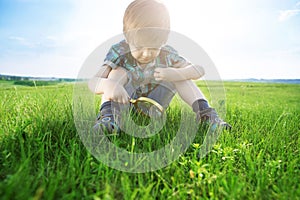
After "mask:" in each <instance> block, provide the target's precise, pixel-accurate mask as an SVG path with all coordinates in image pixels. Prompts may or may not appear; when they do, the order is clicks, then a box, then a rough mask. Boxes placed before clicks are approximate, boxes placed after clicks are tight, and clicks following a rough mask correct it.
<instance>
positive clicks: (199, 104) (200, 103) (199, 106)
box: [192, 99, 209, 112]
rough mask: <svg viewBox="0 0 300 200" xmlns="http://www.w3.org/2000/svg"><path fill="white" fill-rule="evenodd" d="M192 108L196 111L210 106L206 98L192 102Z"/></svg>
mask: <svg viewBox="0 0 300 200" xmlns="http://www.w3.org/2000/svg"><path fill="white" fill-rule="evenodd" d="M192 108H193V111H194V112H198V111H201V110H204V109H206V108H209V105H208V102H207V101H206V100H205V99H198V100H196V101H195V102H194V103H193V104H192Z"/></svg>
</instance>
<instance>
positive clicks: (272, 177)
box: [0, 81, 300, 200]
mask: <svg viewBox="0 0 300 200" xmlns="http://www.w3.org/2000/svg"><path fill="white" fill-rule="evenodd" d="M224 84H225V89H226V97H227V99H226V105H227V107H226V109H227V117H226V121H228V122H229V123H230V124H232V125H233V129H232V130H231V131H224V133H223V134H222V135H221V137H220V139H219V140H218V142H217V143H216V144H215V146H214V147H213V150H212V151H211V152H210V153H209V154H208V155H207V156H205V157H204V158H203V159H200V160H199V159H198V157H197V148H198V143H199V141H196V140H195V141H194V144H193V145H191V146H190V148H189V149H188V151H187V152H186V153H185V154H183V155H182V156H180V158H179V159H178V160H176V161H175V162H173V163H172V164H170V165H168V166H167V167H165V168H162V169H159V170H157V171H153V172H148V173H126V172H122V171H118V170H115V169H112V168H109V167H107V166H106V165H104V164H102V163H101V162H99V161H98V160H97V159H96V158H94V157H93V156H92V155H91V154H90V153H89V152H88V151H87V150H86V148H85V146H84V145H83V144H82V142H81V140H80V138H79V136H78V134H77V131H76V127H75V124H74V119H73V112H72V97H73V96H72V95H73V85H72V84H57V85H50V86H35V87H28V86H14V85H12V84H11V83H9V82H3V81H2V82H0V91H1V93H0V98H1V102H0V121H1V123H0V199H34V200H37V199H95V200H97V199H147V200H148V199H300V187H299V185H300V180H299V178H300V156H299V155H300V152H299V147H300V137H299V134H300V123H299V121H300V85H293V84H275V83H274V84H265V83H238V82H225V83H224ZM199 85H200V83H199ZM175 121H176V119H175ZM128 143H129V145H130V144H132V143H131V140H130V139H128Z"/></svg>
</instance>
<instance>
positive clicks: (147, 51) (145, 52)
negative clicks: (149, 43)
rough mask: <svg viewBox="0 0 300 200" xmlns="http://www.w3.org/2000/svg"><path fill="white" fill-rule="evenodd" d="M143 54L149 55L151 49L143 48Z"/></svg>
mask: <svg viewBox="0 0 300 200" xmlns="http://www.w3.org/2000/svg"><path fill="white" fill-rule="evenodd" d="M142 55H143V56H144V57H148V56H150V51H149V50H148V49H143V52H142Z"/></svg>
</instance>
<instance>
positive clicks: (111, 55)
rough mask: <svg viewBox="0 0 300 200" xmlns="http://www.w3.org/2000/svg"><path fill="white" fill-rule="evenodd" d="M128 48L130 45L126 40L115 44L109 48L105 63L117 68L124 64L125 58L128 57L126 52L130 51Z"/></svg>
mask: <svg viewBox="0 0 300 200" xmlns="http://www.w3.org/2000/svg"><path fill="white" fill-rule="evenodd" d="M128 48H129V47H128V45H127V44H126V42H125V41H121V42H119V43H117V44H115V45H113V46H112V47H111V48H110V49H109V51H108V53H107V55H106V57H105V59H104V64H103V65H108V66H110V67H111V68H112V69H115V68H117V67H119V66H123V65H124V62H125V59H126V53H128V52H129V50H128Z"/></svg>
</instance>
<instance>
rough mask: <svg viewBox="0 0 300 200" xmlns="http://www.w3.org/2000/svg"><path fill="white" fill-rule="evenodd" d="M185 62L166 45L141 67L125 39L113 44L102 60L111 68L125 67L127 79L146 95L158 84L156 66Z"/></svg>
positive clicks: (169, 65)
mask: <svg viewBox="0 0 300 200" xmlns="http://www.w3.org/2000/svg"><path fill="white" fill-rule="evenodd" d="M186 63H187V61H186V60H185V59H184V58H183V57H181V56H179V55H178V53H177V51H176V50H175V49H174V48H172V47H171V46H169V45H166V46H163V47H162V48H161V50H160V53H159V55H158V56H157V57H156V58H155V60H154V61H153V62H151V63H149V64H148V65H147V66H146V67H145V68H144V69H142V68H140V67H139V65H138V64H137V61H136V60H135V59H134V58H133V56H132V55H131V52H130V48H129V45H128V44H127V43H126V41H125V40H122V41H121V42H119V43H117V44H115V45H113V46H112V47H111V48H110V50H109V52H108V54H107V55H106V58H105V60H104V65H109V66H110V67H111V68H112V69H115V68H117V67H123V68H125V69H126V71H127V72H128V78H129V81H131V82H132V84H133V86H134V88H135V89H136V91H137V94H138V95H139V96H147V94H148V93H149V92H151V91H152V90H153V89H154V88H155V87H156V86H157V85H158V84H159V81H156V80H155V79H154V76H153V74H154V70H155V68H156V67H174V65H177V66H178V65H181V64H186Z"/></svg>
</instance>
